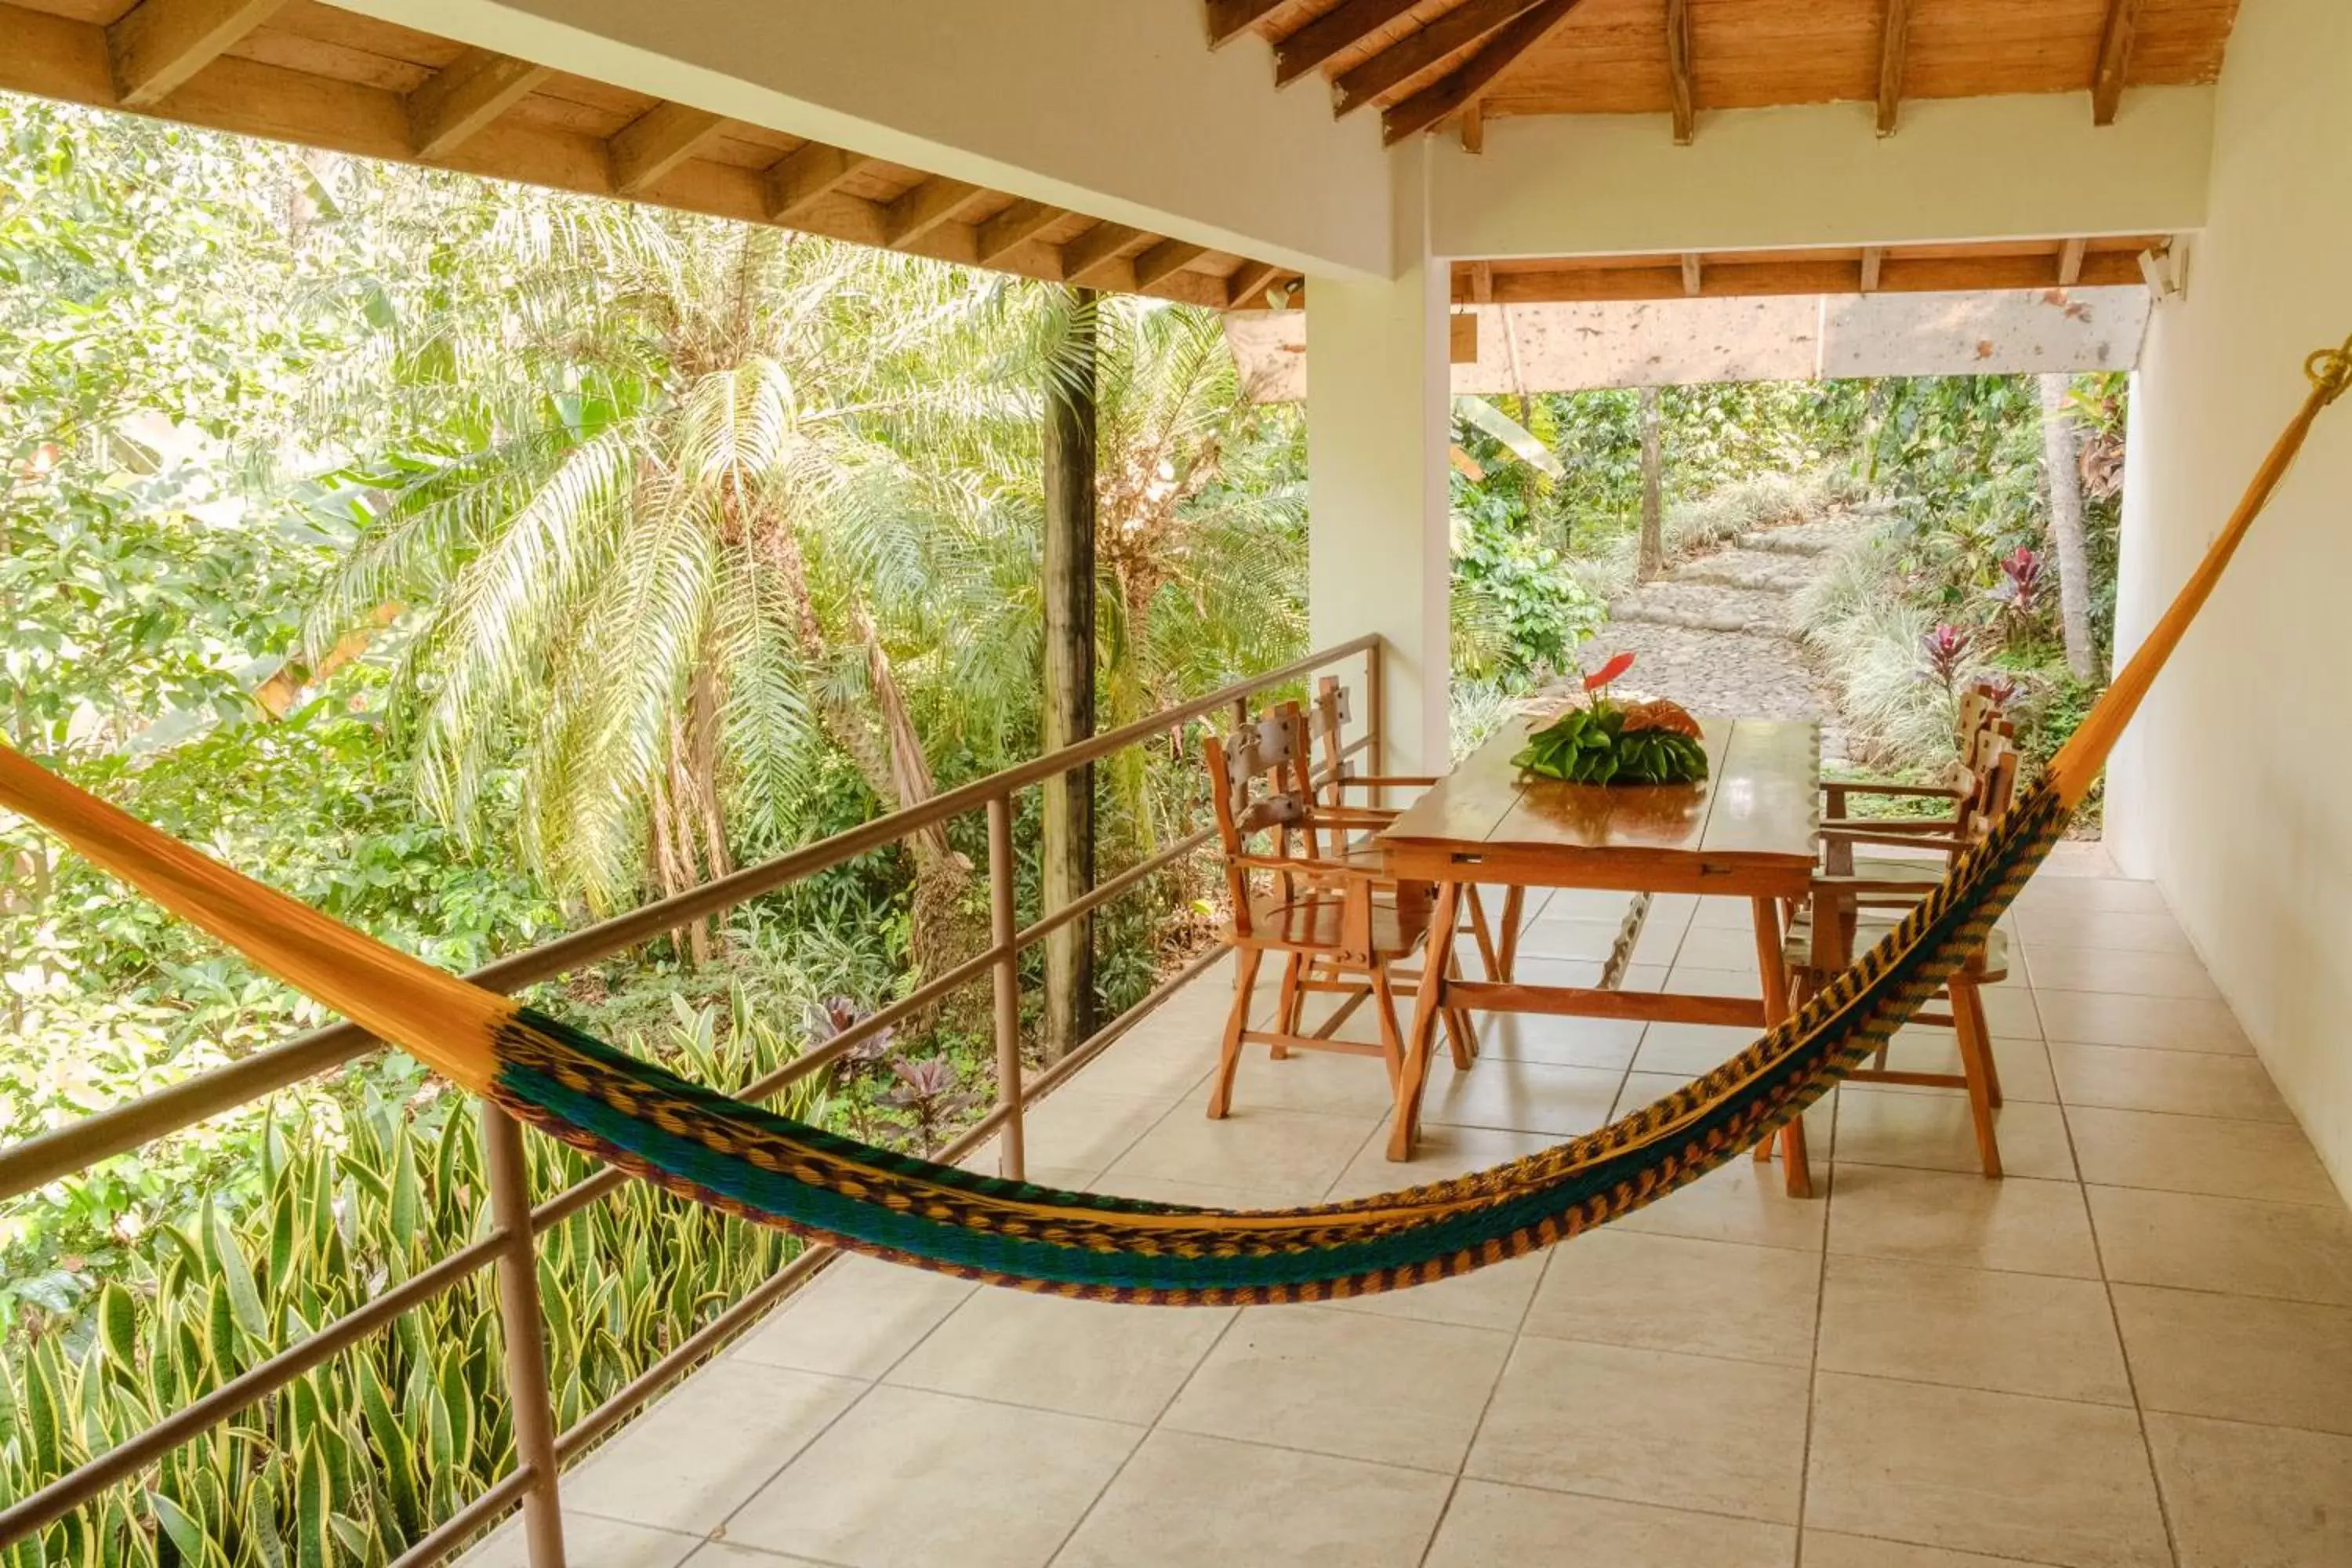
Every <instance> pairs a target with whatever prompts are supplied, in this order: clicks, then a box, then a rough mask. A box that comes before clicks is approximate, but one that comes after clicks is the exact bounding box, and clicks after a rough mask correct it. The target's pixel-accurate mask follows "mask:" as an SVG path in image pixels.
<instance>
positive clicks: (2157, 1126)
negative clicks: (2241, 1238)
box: [2066, 1105, 2342, 1207]
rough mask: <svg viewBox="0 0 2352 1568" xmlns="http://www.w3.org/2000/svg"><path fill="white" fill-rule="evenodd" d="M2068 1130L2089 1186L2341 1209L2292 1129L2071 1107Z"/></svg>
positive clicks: (2270, 1124) (2320, 1167) (2305, 1143)
mask: <svg viewBox="0 0 2352 1568" xmlns="http://www.w3.org/2000/svg"><path fill="white" fill-rule="evenodd" d="M2066 1125H2067V1128H2068V1130H2069V1131H2072V1132H2073V1134H2074V1158H2075V1159H2076V1161H2078V1162H2079V1163H2081V1165H2082V1168H2083V1179H2084V1181H2086V1182H2095V1183H2098V1184H2103V1185H2105V1186H2110V1187H2156V1188H2160V1189H2162V1190H2164V1191H2167V1192H2176V1193H2207V1194H2212V1195H2213V1196H2216V1197H2229V1198H2269V1199H2271V1200H2273V1202H2277V1203H2296V1204H2323V1205H2328V1206H2330V1207H2334V1206H2336V1205H2338V1204H2339V1203H2340V1202H2341V1201H2342V1200H2340V1199H2339V1198H2338V1197H2337V1196H2336V1187H2335V1184H2333V1183H2332V1182H2330V1181H2329V1180H2328V1179H2327V1168H2326V1166H2324V1165H2322V1164H2321V1163H2319V1156H2318V1155H2317V1154H2315V1153H2314V1152H2312V1148H2311V1143H2310V1141H2309V1140H2308V1139H2306V1138H2305V1137H2304V1135H2303V1129H2302V1128H2300V1127H2297V1126H2294V1125H2293V1124H2292V1123H2286V1124H2281V1123H2278V1122H2270V1121H2220V1120H2217V1119H2215V1118H2212V1117H2206V1116H2167V1115H2158V1114H2156V1113H2154V1112H2149V1111H2141V1110H2103V1109H2101V1108H2098V1107H2095V1106H2084V1105H2070V1106H2068V1107H2067V1108H2066Z"/></svg>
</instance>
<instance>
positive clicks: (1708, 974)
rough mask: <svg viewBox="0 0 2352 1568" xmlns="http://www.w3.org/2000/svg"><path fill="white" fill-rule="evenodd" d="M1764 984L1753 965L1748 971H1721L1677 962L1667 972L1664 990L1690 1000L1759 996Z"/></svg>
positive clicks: (1700, 964) (1704, 965) (1681, 960)
mask: <svg viewBox="0 0 2352 1568" xmlns="http://www.w3.org/2000/svg"><path fill="white" fill-rule="evenodd" d="M1762 984H1763V983H1762V982H1761V981H1759V980H1758V979H1757V978H1756V970H1755V966H1754V965H1752V964H1751V965H1750V966H1748V968H1747V969H1745V970H1739V969H1720V968H1717V967H1714V966H1712V965H1709V964H1703V963H1689V962H1687V961H1686V960H1683V959H1677V960H1675V966H1674V968H1672V969H1671V970H1668V971H1667V972H1666V984H1665V989H1666V990H1668V991H1675V992H1679V993H1682V994H1685V995H1689V996H1759V995H1761V994H1763V993H1762V991H1761V989H1760V987H1761V985H1762Z"/></svg>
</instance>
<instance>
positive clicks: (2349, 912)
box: [2108, 0, 2352, 1193]
mask: <svg viewBox="0 0 2352 1568" xmlns="http://www.w3.org/2000/svg"><path fill="white" fill-rule="evenodd" d="M2213 140H2214V147H2213V163H2212V182H2211V193H2210V222H2209V225H2208V227H2207V229H2206V231H2205V232H2204V233H2203V234H2202V235H2201V236H2200V237H2199V239H2198V242H2197V244H2196V247H2195V248H2194V250H2193V252H2192V254H2191V256H2190V258H2189V264H2190V267H2189V294H2188V297H2187V299H2186V300H2179V301H2175V302H2172V303H2169V304H2167V305H2165V306H2163V307H2160V308H2159V309H2158V311H2157V319H2156V321H2155V322H2154V323H2153V324H2152V326H2151V330H2150V333H2149V338H2148V342H2147V350H2146V353H2145V354H2144V356H2143V358H2142V360H2141V370H2140V374H2139V375H2138V377H2137V400H2136V403H2135V406H2134V410H2133V413H2134V418H2133V427H2132V432H2131V437H2132V438H2131V444H2130V451H2131V458H2130V461H2131V467H2130V469H2129V472H2128V474H2127V476H2126V484H2127V489H2126V500H2125V509H2124V529H2125V537H2124V560H2125V566H2126V575H2125V580H2124V583H2123V584H2122V593H2121V602H2120V605H2119V614H2118V621H2119V626H2120V628H2121V633H2122V637H2123V638H2124V639H2126V640H2127V639H2131V638H2134V637H2137V635H2138V634H2139V633H2140V632H2141V631H2143V630H2144V629H2145V628H2146V626H2147V625H2148V623H2149V622H2150V621H2151V620H2152V619H2153V618H2154V616H2156V615H2157V614H2158V612H2159V611H2160V610H2161V609H2162V607H2163V605H2164V604H2165V602H2166V601H2167V600H2168V598H2169V597H2170V595H2171V594H2172V591H2173V589H2174V588H2175V587H2176V586H2178V584H2179V583H2180V581H2181V579H2182V578H2183V577H2184V576H2185V575H2186V574H2188V572H2189V568H2190V566H2191V565H2192V564H2193V563H2194V562H2195V560H2196V559H2197V557H2198V555H2199V554H2200V552H2202V551H2203V549H2204V547H2205V544H2206V542H2207V541H2208V540H2209V539H2210V537H2211V536H2212V534H2213V532H2214V531H2216V529H2217V528H2218V527H2219V526H2220V524H2221V521H2222V519H2223V518H2224V517H2225V516H2226V515H2227V514H2228V512H2229V510H2230V508H2231V505H2232V503H2233V502H2234V501H2235V500H2236V499H2237V496H2238V493H2239V491H2240V490H2241V489H2242V488H2243V486H2244V484H2245V482H2246V480H2247V479H2248V478H2249V477H2251V475H2252V471H2253V469H2254V468H2255V465H2256V464H2257V463H2258V462H2259V461H2260V460H2261V458H2262V456H2263V452H2264V450H2265V449H2266V448H2267V447H2268V446H2269V445H2270V442H2271V440H2272V438H2273V437H2274V436H2275V434H2276V433H2277V431H2278V428H2279V426H2282V425H2283V424H2284V423H2285V421H2286V419H2287V417H2288V416H2289V415H2290V414H2292V412H2293V411H2294V408H2295V406H2296V405H2298V404H2299V403H2300V402H2301V401H2302V399H2303V396H2304V394H2305V390H2306V388H2305V383H2304V379H2303V375H2302V372H2301V365H2302V362H2303V359H2304V356H2305V355H2306V354H2308V353H2311V352H2312V351H2313V350H2315V349H2318V348H2322V347H2325V346H2327V345H2330V344H2336V343H2341V342H2344V340H2345V337H2346V335H2347V333H2352V5H2346V4H2345V3H2344V0H2264V3H2263V4H2262V5H2248V6H2246V7H2245V8H2244V9H2243V10H2242V12H2241V13H2240V14H2239V18H2238V25H2237V30H2236V33H2235V35H2234V36H2233V37H2231V42H2230V54H2229V63H2228V65H2227V67H2226V68H2225V70H2224V72H2223V75H2222V79H2221V87H2220V93H2219V99H2218V104H2217V112H2216V116H2215V122H2214V139H2213ZM2347 606H2352V404H2347V405H2338V406H2337V407H2336V409H2334V410H2333V411H2331V412H2330V413H2329V414H2327V415H2326V416H2323V421H2322V424H2321V425H2320V426H2319V428H2318V429H2317V431H2316V432H2315V434H2314V437H2313V438H2312V441H2311V444H2310V446H2309V447H2307V448H2306V450H2305V455H2304V458H2303V460H2302V463H2301V465H2300V466H2299V467H2298V468H2296V469H2295V471H2294V473H2293V474H2292V475H2291V476H2290V477H2289V479H2288V480H2287V482H2286V485H2285V487H2284V489H2282V490H2281V492H2280V494H2279V496H2278V498H2277V500H2275V501H2274V502H2273V505H2272V508H2271V510H2270V511H2269V512H2268V513H2267V514H2266V515H2265V516H2264V518H2263V521H2262V522H2261V523H2260V524H2259V525H2258V526H2257V527H2256V529H2255V531H2254V532H2253V533H2252V536H2251V537H2250V538H2249V539H2248V541H2247V542H2246V544H2245V546H2244V549H2243V551H2242V553H2241V554H2240V556H2239V558H2238V561H2237V563H2236V564H2235V565H2234V566H2232V568H2231V573H2230V574H2229V576H2228V577H2227V578H2226V579H2225V580H2224V581H2223V583H2222V584H2221V589H2220V591H2219V592H2218V594H2217V595H2215V597H2214V599H2213V601H2212V602H2211V604H2210V605H2209V606H2208V608H2207V609H2206V611H2205V614H2204V616H2203V617H2202V618H2201V620H2200V623H2199V625H2198V626H2197V627H2196V628H2195V629H2194V630H2193V631H2192V632H2191V634H2190V635H2189V640H2188V642H2187V643H2186V645H2185V646H2184V647H2182V648H2181V650H2180V652H2179V654H2178V655H2177V656H2176V657H2175V658H2174V660H2173V662H2172V665H2171V666H2170V667H2169V668H2168V669H2167V671H2166V673H2165V675H2164V676H2163V678H2162V679H2160V680H2159V681H2158V684H2157V687H2156V689H2155V692H2154V694H2153V696H2152V697H2151V700H2150V702H2149V705H2148V707H2147V709H2146V710H2144V711H2143V713H2142V715H2141V718H2140V720H2139V722H2138V726H2137V733H2136V734H2135V735H2134V736H2133V737H2132V738H2131V740H2130V742H2128V746H2127V750H2126V752H2125V753H2124V755H2123V756H2122V757H2121V758H2120V759H2119V760H2118V762H2117V763H2116V765H2115V767H2114V768H2113V769H2112V770H2111V773H2110V784H2109V790H2110V795H2111V805H2110V806H2109V811H2108V821H2109V824H2110V829H2109V832H2110V837H2111V839H2112V840H2113V842H2114V844H2115V847H2116V852H2117V853H2118V855H2119V857H2120V858H2121V859H2122V860H2123V862H2124V865H2125V868H2126V870H2130V871H2133V872H2136V873H2137V874H2141V875H2153V876H2154V877H2155V878H2156V879H2158V881H2159V882H2160V883H2161V884H2162V885H2163V888H2164V891H2165V895H2166V897H2167V898H2168V900H2170V902H2171V904H2172V907H2173V910H2174V911H2175V912H2176V913H2177V914H2178V915H2179V918H2180V920H2181V922H2182V924H2183V925H2184V926H2185V927H2186V928H2187V929H2188V931H2189V935H2190V937H2191V939H2192V940H2193V941H2194V942H2196V943H2197V946H2198V948H2199V950H2200V952H2202V953H2203V954H2204V957H2205V961H2206V963H2207V965H2208V967H2209V968H2210V970H2211V972H2212V974H2213V977H2214V979H2215V981H2216V982H2217V983H2218V984H2220V985H2221V989H2222V990H2223V992H2224V993H2225V994H2227V996H2228V998H2229V1000H2230V1002H2231V1005H2233V1006H2234V1007H2235V1008H2236V1010H2237V1013H2238V1016H2239V1017H2240V1018H2241V1019H2242V1020H2243V1022H2244V1024H2245V1026H2246V1028H2247V1030H2248V1031H2249V1033H2251V1034H2252V1037H2253V1039H2254V1041H2255V1044H2256V1046H2257V1047H2258V1048H2259V1049H2260V1051H2261V1053H2262V1056H2263V1060H2264V1061H2265V1062H2266V1063H2267V1064H2268V1065H2269V1067H2270V1070H2271V1074H2272V1076H2273V1078H2274V1079H2277V1081H2278V1084H2279V1087H2280V1089H2282V1090H2283V1091H2284V1094H2285V1095H2286V1098H2287V1100H2288V1102H2289V1104H2291V1105H2292V1106H2293V1107H2294V1110H2295V1113H2296V1115H2297V1116H2298V1117H2299V1118H2300V1119H2301V1120H2302V1121H2303V1124H2304V1126H2305V1129H2306V1130H2307V1131H2309V1132H2310V1134H2311V1136H2312V1140H2313V1142H2315V1143H2316V1144H2317V1145H2318V1147H2319V1151H2320V1154H2321V1157H2322V1158H2323V1159H2324V1160H2326V1162H2327V1164H2328V1168H2329V1169H2330V1171H2331V1172H2333V1173H2334V1175H2335V1177H2336V1184H2337V1185H2338V1186H2339V1187H2340V1188H2342V1189H2344V1190H2345V1191H2346V1192H2347V1193H2352V652H2347V644H2346V641H2345V631H2346V627H2347V622H2352V607H2347Z"/></svg>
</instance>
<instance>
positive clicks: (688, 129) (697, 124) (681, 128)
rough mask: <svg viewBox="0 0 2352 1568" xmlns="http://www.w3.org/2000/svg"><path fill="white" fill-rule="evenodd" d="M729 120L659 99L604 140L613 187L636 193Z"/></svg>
mask: <svg viewBox="0 0 2352 1568" xmlns="http://www.w3.org/2000/svg"><path fill="white" fill-rule="evenodd" d="M726 123H727V118H726V116H724V115H720V114H713V113H711V112H710V111H709V110H707V109H696V108H694V107H693V106H692V105H691V104H685V103H656V104H655V105H654V106H653V107H652V108H651V109H648V110H646V111H645V112H644V113H643V114H640V115H638V116H637V117H636V118H635V120H632V121H629V122H628V123H627V124H626V125H624V126H623V127H621V129H620V130H618V131H616V132H614V133H613V135H612V137H611V139H610V140H608V141H607V142H605V143H604V153H605V156H606V157H608V158H610V159H611V160H612V163H613V188H614V190H616V191H618V192H620V193H621V194H622V195H625V196H634V195H638V194H639V193H641V192H643V191H646V190H648V189H650V188H651V187H652V186H654V185H655V184H658V183H660V180H661V177H662V176H663V175H664V174H668V173H669V172H670V171H671V170H672V169H675V168H677V166H678V165H679V164H680V163H685V162H686V161H687V160H688V158H691V157H693V156H694V155H695V154H696V153H698V152H700V151H701V150H702V149H703V147H704V146H706V145H707V144H709V142H710V141H711V140H712V139H713V138H714V137H716V136H717V135H718V134H719V131H720V130H721V128H723V127H724V126H725V125H726Z"/></svg>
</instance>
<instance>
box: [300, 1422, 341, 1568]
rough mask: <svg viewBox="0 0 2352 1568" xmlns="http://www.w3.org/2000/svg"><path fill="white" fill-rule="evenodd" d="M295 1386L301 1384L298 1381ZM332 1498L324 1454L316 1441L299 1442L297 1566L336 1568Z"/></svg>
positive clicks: (302, 1567)
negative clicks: (330, 1522)
mask: <svg viewBox="0 0 2352 1568" xmlns="http://www.w3.org/2000/svg"><path fill="white" fill-rule="evenodd" d="M294 1386H295V1387H297V1388H299V1387H300V1386H302V1384H301V1383H300V1382H299V1381H298V1382H297V1383H296V1384H295V1385H294ZM333 1505H334V1498H333V1493H332V1491H331V1489H330V1487H329V1485H328V1481H327V1457H326V1455H325V1454H324V1453H323V1452H321V1451H320V1447H319V1446H318V1444H316V1443H315V1442H313V1443H306V1444H304V1445H302V1447H301V1450H300V1458H299V1459H298V1460H297V1461H296V1465H295V1474H294V1560H295V1563H296V1564H297V1568H335V1537H334V1531H333V1530H332V1528H331V1526H330V1525H329V1524H328V1522H327V1521H328V1518H329V1517H330V1516H331V1514H332V1512H333V1511H334V1506H333Z"/></svg>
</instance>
